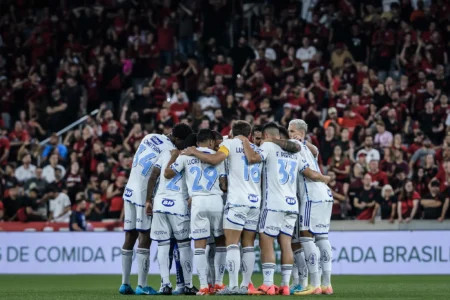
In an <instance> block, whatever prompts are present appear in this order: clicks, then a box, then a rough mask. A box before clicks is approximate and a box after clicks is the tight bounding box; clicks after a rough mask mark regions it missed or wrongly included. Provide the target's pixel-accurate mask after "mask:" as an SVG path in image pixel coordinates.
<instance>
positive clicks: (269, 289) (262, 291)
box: [248, 284, 275, 295]
mask: <svg viewBox="0 0 450 300" xmlns="http://www.w3.org/2000/svg"><path fill="white" fill-rule="evenodd" d="M248 294H249V295H275V285H271V286H267V285H265V284H263V285H261V286H260V287H259V288H258V289H257V290H255V291H252V292H251V291H249V292H248Z"/></svg>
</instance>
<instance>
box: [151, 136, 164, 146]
mask: <svg viewBox="0 0 450 300" xmlns="http://www.w3.org/2000/svg"><path fill="white" fill-rule="evenodd" d="M150 140H151V141H152V142H153V144H155V145H161V144H162V143H163V141H161V140H160V139H159V137H157V136H152V137H151V138H150Z"/></svg>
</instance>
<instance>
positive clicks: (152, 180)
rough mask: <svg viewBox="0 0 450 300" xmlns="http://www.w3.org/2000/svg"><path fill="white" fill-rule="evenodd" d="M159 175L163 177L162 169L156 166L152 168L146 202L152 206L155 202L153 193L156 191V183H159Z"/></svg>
mask: <svg viewBox="0 0 450 300" xmlns="http://www.w3.org/2000/svg"><path fill="white" fill-rule="evenodd" d="M159 175H161V167H160V166H158V165H157V164H155V165H154V166H153V168H152V173H151V174H150V177H149V178H148V183H147V196H146V202H147V203H150V204H152V202H153V201H152V200H153V191H154V190H155V187H156V183H157V182H158V178H159Z"/></svg>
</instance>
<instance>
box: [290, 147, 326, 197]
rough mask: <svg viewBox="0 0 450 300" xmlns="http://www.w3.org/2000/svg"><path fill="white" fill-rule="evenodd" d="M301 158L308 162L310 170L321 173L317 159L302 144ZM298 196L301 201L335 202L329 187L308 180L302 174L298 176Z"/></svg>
mask: <svg viewBox="0 0 450 300" xmlns="http://www.w3.org/2000/svg"><path fill="white" fill-rule="evenodd" d="M301 146H302V150H301V151H300V152H299V153H300V154H301V157H302V158H303V159H304V160H306V162H307V164H308V165H309V168H311V169H312V170H314V171H316V172H318V173H321V174H322V172H321V171H320V168H319V164H318V163H317V159H316V158H315V157H314V155H313V154H312V152H311V151H310V150H309V148H308V147H307V146H306V145H305V144H303V143H302V144H301ZM298 196H299V198H300V199H301V201H303V202H304V201H312V202H323V201H333V194H332V193H331V190H330V189H329V188H328V186H327V185H326V184H325V183H323V182H317V181H313V180H311V179H309V178H306V177H305V176H304V175H303V173H302V172H300V174H299V176H298Z"/></svg>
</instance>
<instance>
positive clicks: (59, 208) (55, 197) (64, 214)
mask: <svg viewBox="0 0 450 300" xmlns="http://www.w3.org/2000/svg"><path fill="white" fill-rule="evenodd" d="M48 196H49V198H50V200H49V204H50V216H49V218H48V219H49V220H50V221H54V222H61V223H69V220H70V214H71V212H70V199H69V196H67V195H66V194H64V193H61V192H59V190H58V188H57V187H56V186H51V187H50V188H49V191H48Z"/></svg>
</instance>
